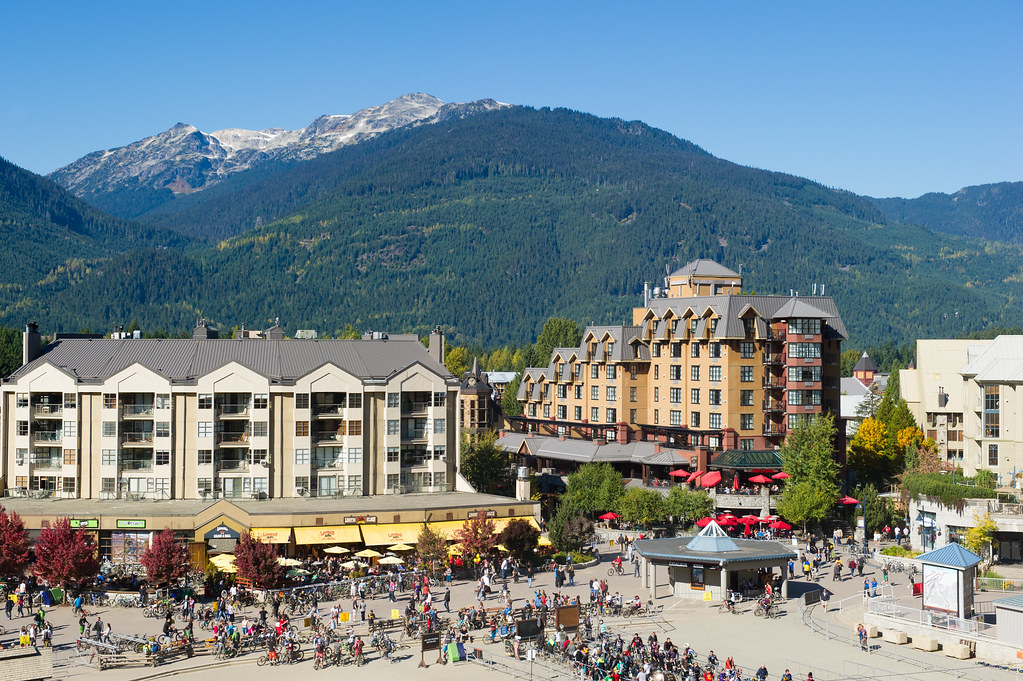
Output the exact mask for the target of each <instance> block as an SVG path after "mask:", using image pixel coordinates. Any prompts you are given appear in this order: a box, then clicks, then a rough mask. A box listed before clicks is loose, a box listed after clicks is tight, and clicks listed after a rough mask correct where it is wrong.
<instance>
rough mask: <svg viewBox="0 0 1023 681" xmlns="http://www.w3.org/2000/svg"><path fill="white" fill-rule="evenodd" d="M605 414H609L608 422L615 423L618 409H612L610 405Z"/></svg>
mask: <svg viewBox="0 0 1023 681" xmlns="http://www.w3.org/2000/svg"><path fill="white" fill-rule="evenodd" d="M605 415H606V416H607V422H608V423H615V422H616V421H617V420H618V410H616V409H611V408H610V407H608V409H607V413H606V414H605Z"/></svg>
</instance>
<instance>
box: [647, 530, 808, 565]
mask: <svg viewBox="0 0 1023 681" xmlns="http://www.w3.org/2000/svg"><path fill="white" fill-rule="evenodd" d="M692 540H693V537H671V538H669V539H643V540H640V541H637V542H636V543H635V546H636V550H637V551H639V555H641V556H643V557H644V558H650V559H654V560H661V561H669V562H670V561H683V560H688V561H693V562H696V563H718V564H721V565H726V566H727V565H735V564H743V563H758V562H767V561H772V562H780V561H787V560H789V559H790V558H792V557H793V556H795V555H796V553H795V551H793V550H792V549H790V548H788V547H787V546H785V545H784V544H782V543H780V542H776V541H765V540H760V539H732V540H731V541H732V542H733V543H734V544H735V546H736V549H735V550H734V551H727V552H716V551H701V550H694V549H690V548H689V547H688V546H687V545H688V544H689V543H690V542H691V541H692Z"/></svg>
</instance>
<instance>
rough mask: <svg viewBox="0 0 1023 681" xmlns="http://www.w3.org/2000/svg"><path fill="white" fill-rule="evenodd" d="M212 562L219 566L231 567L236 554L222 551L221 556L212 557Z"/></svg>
mask: <svg viewBox="0 0 1023 681" xmlns="http://www.w3.org/2000/svg"><path fill="white" fill-rule="evenodd" d="M210 562H211V563H213V564H214V565H216V566H217V567H218V568H224V567H229V566H231V565H234V556H232V555H231V554H230V553H221V554H220V555H219V556H213V557H212V558H210Z"/></svg>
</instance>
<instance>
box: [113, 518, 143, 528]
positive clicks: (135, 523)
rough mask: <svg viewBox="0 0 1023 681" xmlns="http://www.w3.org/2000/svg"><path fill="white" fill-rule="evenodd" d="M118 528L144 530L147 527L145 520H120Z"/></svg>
mask: <svg viewBox="0 0 1023 681" xmlns="http://www.w3.org/2000/svg"><path fill="white" fill-rule="evenodd" d="M117 529H119V530H144V529H146V521H145V520H118V521H117Z"/></svg>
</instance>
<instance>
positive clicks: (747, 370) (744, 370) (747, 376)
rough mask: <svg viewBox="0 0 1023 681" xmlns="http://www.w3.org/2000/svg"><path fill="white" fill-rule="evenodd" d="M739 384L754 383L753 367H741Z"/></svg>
mask: <svg viewBox="0 0 1023 681" xmlns="http://www.w3.org/2000/svg"><path fill="white" fill-rule="evenodd" d="M739 382H740V383H752V382H753V367H751V366H741V367H739Z"/></svg>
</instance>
